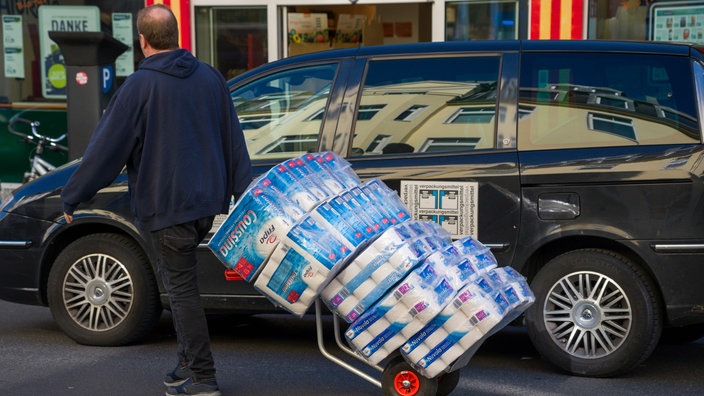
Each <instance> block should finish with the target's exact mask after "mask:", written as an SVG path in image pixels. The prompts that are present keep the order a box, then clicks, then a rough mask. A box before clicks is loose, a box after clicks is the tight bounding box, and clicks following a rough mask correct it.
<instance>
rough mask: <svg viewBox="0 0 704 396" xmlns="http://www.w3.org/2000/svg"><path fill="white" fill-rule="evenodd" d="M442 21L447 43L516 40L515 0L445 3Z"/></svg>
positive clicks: (516, 9) (516, 11)
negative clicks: (444, 25) (443, 21)
mask: <svg viewBox="0 0 704 396" xmlns="http://www.w3.org/2000/svg"><path fill="white" fill-rule="evenodd" d="M445 18H446V21H447V24H446V33H445V40H447V41H463V40H513V39H517V38H518V2H517V1H463V2H452V3H450V2H448V3H447V4H446V6H445Z"/></svg>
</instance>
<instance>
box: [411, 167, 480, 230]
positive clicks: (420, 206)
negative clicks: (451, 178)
mask: <svg viewBox="0 0 704 396" xmlns="http://www.w3.org/2000/svg"><path fill="white" fill-rule="evenodd" d="M478 192H479V183H478V182H442V181H418V180H401V191H400V195H401V200H402V201H403V202H404V203H405V204H406V206H408V209H409V210H410V212H411V216H412V218H413V219H418V220H425V221H432V222H435V223H438V224H440V225H441V226H442V227H443V228H444V229H445V230H447V231H448V232H449V233H450V234H452V237H453V238H459V237H463V236H471V237H473V238H476V237H477V221H478V219H477V209H478V208H477V203H478Z"/></svg>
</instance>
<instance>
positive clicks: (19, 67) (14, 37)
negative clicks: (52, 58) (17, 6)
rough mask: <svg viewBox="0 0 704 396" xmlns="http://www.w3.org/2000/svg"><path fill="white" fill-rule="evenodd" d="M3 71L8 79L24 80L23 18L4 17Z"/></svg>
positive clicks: (17, 16) (15, 16) (16, 16)
mask: <svg viewBox="0 0 704 396" xmlns="http://www.w3.org/2000/svg"><path fill="white" fill-rule="evenodd" d="M2 37H3V40H2V52H3V61H4V62H3V70H5V77H6V78H24V53H23V38H22V16H21V15H3V16H2Z"/></svg>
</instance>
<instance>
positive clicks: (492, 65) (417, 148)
mask: <svg viewBox="0 0 704 396" xmlns="http://www.w3.org/2000/svg"><path fill="white" fill-rule="evenodd" d="M499 67H500V58H499V57H498V56H474V57H438V58H416V59H389V60H373V61H370V62H369V64H368V67H367V71H366V77H365V80H364V86H363V88H362V95H361V99H360V102H359V106H358V108H357V116H356V121H355V127H354V139H353V144H352V146H353V148H352V155H377V154H397V153H412V152H416V153H427V152H444V151H460V150H477V149H488V148H494V147H495V145H496V111H497V110H496V107H497V103H496V101H497V94H496V93H497V81H498V75H499Z"/></svg>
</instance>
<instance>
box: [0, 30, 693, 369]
mask: <svg viewBox="0 0 704 396" xmlns="http://www.w3.org/2000/svg"><path fill="white" fill-rule="evenodd" d="M230 89H231V94H232V100H233V102H234V103H235V106H236V108H237V110H238V113H239V117H240V120H241V124H242V127H243V129H244V131H245V136H246V138H247V144H248V148H249V151H250V155H251V157H252V159H253V162H254V165H255V173H261V172H263V171H265V170H267V169H269V168H270V167H271V166H273V165H275V164H277V163H280V162H281V161H283V160H285V159H288V158H292V157H296V156H299V155H301V154H302V153H305V152H314V151H334V152H336V153H338V154H340V155H342V156H344V157H345V158H346V159H347V160H348V161H349V162H350V163H351V164H352V166H353V168H354V169H355V171H357V173H358V174H359V175H360V177H361V178H362V179H369V178H373V177H378V178H380V179H381V180H383V181H384V182H385V183H386V184H387V185H389V186H390V187H392V188H394V189H396V190H397V191H398V192H399V195H400V196H401V198H402V199H403V200H404V202H405V203H406V204H407V206H408V207H409V210H410V211H411V213H412V214H413V215H414V217H415V218H417V219H425V220H428V221H434V222H437V223H439V224H441V225H442V226H443V227H444V228H445V229H447V230H448V231H450V232H451V233H452V234H453V235H454V236H455V237H461V236H464V235H472V236H474V237H476V238H477V239H478V240H479V241H481V242H482V243H484V244H485V245H487V246H489V247H491V249H492V251H493V252H494V254H495V256H496V258H497V259H498V261H499V263H500V264H501V265H511V266H512V267H514V268H515V269H517V270H518V271H520V272H521V273H522V274H524V275H526V276H527V277H528V278H529V281H530V284H531V287H532V289H533V291H534V293H535V295H536V299H537V300H536V303H535V304H534V305H533V306H532V307H531V308H530V309H529V310H528V311H527V313H526V315H525V324H526V326H527V328H528V331H529V334H530V337H531V339H532V341H533V343H534V344H535V347H536V348H537V349H538V350H539V351H540V353H541V354H542V355H543V356H544V357H545V358H546V359H548V360H549V361H551V362H552V363H554V364H555V365H556V366H558V367H559V368H561V369H563V370H565V371H568V372H570V373H573V374H577V375H588V376H613V375H618V374H621V373H624V372H626V371H628V370H630V369H633V368H634V367H636V366H637V365H638V364H639V363H641V362H642V361H643V360H645V359H646V358H647V357H648V356H649V355H650V354H651V352H652V351H653V349H654V348H655V346H656V345H657V343H658V341H659V339H660V337H661V333H663V330H664V331H666V332H667V333H666V334H669V335H672V334H676V335H678V336H679V339H680V340H682V341H691V340H694V339H697V338H699V337H701V336H702V335H704V287H701V285H700V284H701V282H702V279H704V265H703V264H702V263H703V262H704V222H703V221H702V218H703V217H704V182H703V179H702V178H703V177H704V161H703V159H704V146H703V145H702V122H701V117H702V114H704V113H703V112H702V110H703V108H702V103H704V102H703V100H704V57H702V55H701V54H700V53H699V52H698V51H697V49H696V48H694V47H692V46H688V45H676V44H659V43H637V42H605V41H604V42H597V41H492V42H446V43H424V44H413V45H401V46H378V47H363V48H359V49H348V50H339V51H327V52H320V53H315V54H308V55H303V56H297V57H292V58H288V59H283V60H280V61H277V62H272V63H270V64H267V65H264V66H262V67H260V68H257V69H255V70H252V71H250V72H248V73H246V74H243V75H241V76H239V77H237V78H235V79H234V80H232V81H231V82H230ZM194 111H197V109H194ZM75 166H76V164H75V163H72V164H68V165H67V166H64V167H62V168H60V169H58V170H57V171H55V172H53V173H51V174H49V175H47V176H45V177H43V178H41V179H39V180H37V181H35V182H33V183H30V184H27V185H24V186H22V187H21V188H19V189H18V190H16V191H14V193H13V195H12V196H11V197H9V198H8V199H6V200H5V202H3V205H2V211H1V212H0V298H3V299H6V300H9V301H15V302H20V303H26V304H39V305H48V306H49V307H50V308H51V311H52V313H53V315H54V317H55V318H56V320H57V322H58V323H59V325H60V326H61V328H62V329H63V330H64V331H65V332H66V333H67V334H68V335H69V336H71V337H72V338H73V339H75V340H76V341H78V342H81V343H86V344H94V345H118V344H124V343H128V342H134V341H136V340H138V339H140V338H141V337H142V336H144V335H145V333H146V332H148V331H149V330H150V329H151V326H152V325H153V323H154V322H155V320H156V318H158V315H159V313H160V312H161V310H162V307H167V302H166V299H165V298H164V295H163V289H162V287H161V285H159V284H158V282H157V280H156V278H155V276H154V263H153V254H152V252H150V251H149V249H148V248H147V246H146V244H145V243H144V238H143V235H142V234H141V233H140V231H139V230H138V229H137V228H136V227H135V226H134V225H133V223H132V217H131V215H130V213H129V205H128V199H127V196H126V188H127V187H126V180H125V179H126V176H121V177H119V178H118V179H117V180H116V181H115V183H114V184H113V185H112V186H111V187H109V188H106V189H105V190H103V191H102V192H101V193H100V194H99V195H98V196H97V197H96V198H95V199H94V200H93V201H92V202H90V203H89V204H88V205H85V206H82V207H80V208H79V211H77V212H76V216H75V221H74V223H72V224H71V225H66V224H65V223H64V222H63V220H62V215H61V203H60V200H59V193H60V191H61V187H62V185H63V184H64V183H65V181H66V180H67V178H68V177H69V175H70V174H71V172H72V171H73V170H74V169H75ZM201 257H202V264H201V266H200V274H199V276H200V283H201V292H202V296H203V300H204V303H205V305H206V307H207V308H208V309H209V310H212V311H223V310H224V311H230V312H234V311H237V312H252V313H254V312H263V311H272V310H274V307H273V306H272V305H271V304H270V303H269V302H268V300H266V299H265V298H264V297H262V296H261V295H259V294H257V293H256V292H255V291H254V289H253V288H252V287H251V285H249V284H248V283H246V282H244V281H241V280H239V281H238V280H236V279H232V278H231V279H229V280H227V279H226V277H225V276H223V271H224V267H223V266H222V264H220V263H219V262H218V261H217V259H216V258H215V257H214V255H213V254H212V253H211V252H210V251H209V250H208V249H207V247H206V246H205V245H203V247H202V251H201ZM98 268H100V269H105V271H104V272H100V271H97V270H96V269H98ZM227 275H231V274H227ZM124 279H128V280H129V281H128V282H125V281H124ZM167 308H168V307H167Z"/></svg>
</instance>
